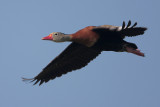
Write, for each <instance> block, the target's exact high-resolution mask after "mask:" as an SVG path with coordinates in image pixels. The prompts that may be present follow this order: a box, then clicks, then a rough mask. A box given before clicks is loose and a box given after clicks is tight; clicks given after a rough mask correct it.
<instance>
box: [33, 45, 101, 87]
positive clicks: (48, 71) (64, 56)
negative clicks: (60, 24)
mask: <svg viewBox="0 0 160 107" xmlns="http://www.w3.org/2000/svg"><path fill="white" fill-rule="evenodd" d="M100 53H101V50H96V49H93V48H88V47H86V46H83V45H80V44H77V43H74V42H73V43H71V44H70V45H69V46H68V47H67V48H66V49H65V50H64V51H63V52H62V53H61V54H60V55H59V56H57V57H56V58H55V59H54V60H53V61H51V62H50V63H49V64H48V65H47V66H46V67H45V68H44V69H43V70H42V72H40V73H39V74H38V75H37V76H36V77H34V78H33V79H32V82H33V81H36V82H35V83H34V85H35V84H37V83H38V82H39V81H40V83H39V85H41V84H42V83H43V82H48V81H49V80H52V79H55V78H56V77H60V76H62V74H66V73H67V72H71V71H72V70H77V69H80V68H82V67H84V66H86V65H87V64H88V63H89V62H90V61H91V60H93V59H94V58H96V56H98V55H99V54H100Z"/></svg>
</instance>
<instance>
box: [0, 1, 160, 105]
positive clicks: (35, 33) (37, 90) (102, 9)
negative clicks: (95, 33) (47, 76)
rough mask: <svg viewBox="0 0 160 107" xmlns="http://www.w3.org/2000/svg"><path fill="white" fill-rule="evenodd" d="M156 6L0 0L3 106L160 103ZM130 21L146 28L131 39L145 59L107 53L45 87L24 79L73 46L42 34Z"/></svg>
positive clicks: (0, 99)
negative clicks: (34, 84) (23, 80)
mask: <svg viewBox="0 0 160 107" xmlns="http://www.w3.org/2000/svg"><path fill="white" fill-rule="evenodd" d="M159 5H160V1H159V0H132V1H131V0H66V1H64V0H0V50H1V51H0V65H1V67H0V84H1V86H0V107H160V57H159V55H160V48H159V46H160V42H159V40H160V35H159V25H160V21H159V20H160V13H159V10H160V6H159ZM128 20H131V21H132V23H134V22H136V21H137V22H138V25H137V26H142V27H143V26H144V27H147V28H148V30H147V31H146V32H145V34H144V35H141V36H138V37H133V38H126V40H127V41H130V42H133V43H136V44H137V45H138V47H139V49H140V50H141V51H142V52H144V53H145V54H146V57H140V56H136V55H133V54H130V53H116V52H103V53H102V54H101V55H100V56H99V57H97V58H96V59H95V60H94V61H92V62H91V63H90V64H89V65H88V66H86V67H85V68H83V69H80V70H76V71H73V72H71V73H68V74H67V75H64V76H62V77H61V78H56V79H55V80H52V81H49V82H48V83H46V84H43V85H42V86H40V87H39V86H38V85H36V86H33V85H32V83H25V82H22V80H21V77H26V78H32V77H34V76H36V75H37V74H38V73H39V72H41V70H42V69H43V68H44V67H45V66H46V65H47V64H48V63H49V62H50V61H51V60H52V59H54V58H55V57H56V56H57V55H58V54H59V53H60V52H62V51H63V49H64V48H65V47H67V46H68V45H69V43H55V42H50V41H42V40H41V38H42V37H44V36H47V35H48V34H49V33H51V32H63V33H67V34H70V33H75V32H76V31H78V30H80V29H82V28H84V27H86V26H90V25H95V26H98V25H104V24H109V25H116V26H121V25H122V22H123V21H126V22H127V21H128Z"/></svg>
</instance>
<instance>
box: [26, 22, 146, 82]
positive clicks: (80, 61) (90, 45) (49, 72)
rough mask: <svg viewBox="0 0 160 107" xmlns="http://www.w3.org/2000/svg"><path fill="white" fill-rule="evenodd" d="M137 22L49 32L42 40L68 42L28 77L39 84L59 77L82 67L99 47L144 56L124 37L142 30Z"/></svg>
mask: <svg viewBox="0 0 160 107" xmlns="http://www.w3.org/2000/svg"><path fill="white" fill-rule="evenodd" d="M136 25H137V22H136V23H134V24H133V25H132V26H131V21H129V22H128V24H127V25H126V24H125V22H123V24H122V26H112V25H101V26H88V27H85V28H83V29H81V30H79V31H77V32H76V33H73V34H64V33H61V32H53V33H51V34H49V35H48V36H46V37H43V38H42V40H50V41H54V42H66V41H70V42H71V44H70V45H69V46H68V47H67V48H66V49H65V50H64V51H63V52H62V53H60V54H59V55H58V56H57V57H55V58H54V60H52V61H51V62H50V63H49V64H48V65H47V66H46V67H45V68H44V69H43V70H42V71H41V72H40V73H39V74H38V75H37V76H35V77H34V78H32V79H26V78H23V80H24V81H27V80H30V81H31V82H35V83H34V85H35V84H37V83H38V82H39V85H41V84H42V83H46V82H48V81H49V80H53V79H55V78H56V77H61V76H62V75H63V74H66V73H68V72H71V71H73V70H77V69H81V68H82V67H85V66H86V65H87V64H88V63H89V62H90V61H91V60H93V59H94V58H96V57H97V56H98V55H99V54H100V53H101V52H102V51H115V52H128V53H133V54H135V55H138V56H142V57H144V53H142V52H141V51H140V50H139V49H138V47H137V45H136V44H134V43H130V42H127V41H125V40H124V38H125V37H126V36H127V37H133V36H138V35H142V34H144V31H145V30H147V28H146V27H136Z"/></svg>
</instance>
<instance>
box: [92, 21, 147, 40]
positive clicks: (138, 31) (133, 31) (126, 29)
mask: <svg viewBox="0 0 160 107" xmlns="http://www.w3.org/2000/svg"><path fill="white" fill-rule="evenodd" d="M136 25H137V22H135V23H134V24H133V25H132V26H131V21H130V20H129V21H128V24H127V25H126V24H125V22H124V21H123V24H122V26H112V25H101V26H97V27H94V29H93V31H96V32H97V31H99V32H101V33H102V32H105V33H106V32H107V33H108V34H110V33H111V32H114V33H117V34H119V36H121V37H122V38H124V37H125V36H128V37H132V36H137V35H142V34H144V31H145V30H147V28H146V27H136Z"/></svg>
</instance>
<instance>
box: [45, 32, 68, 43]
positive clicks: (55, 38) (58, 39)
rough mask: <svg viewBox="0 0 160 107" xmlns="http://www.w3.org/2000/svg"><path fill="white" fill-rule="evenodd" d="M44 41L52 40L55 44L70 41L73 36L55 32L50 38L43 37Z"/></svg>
mask: <svg viewBox="0 0 160 107" xmlns="http://www.w3.org/2000/svg"><path fill="white" fill-rule="evenodd" d="M42 40H51V41H54V42H65V41H70V40H71V36H70V35H68V34H64V33H61V32H53V33H50V34H49V35H48V36H46V37H43V38H42Z"/></svg>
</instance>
